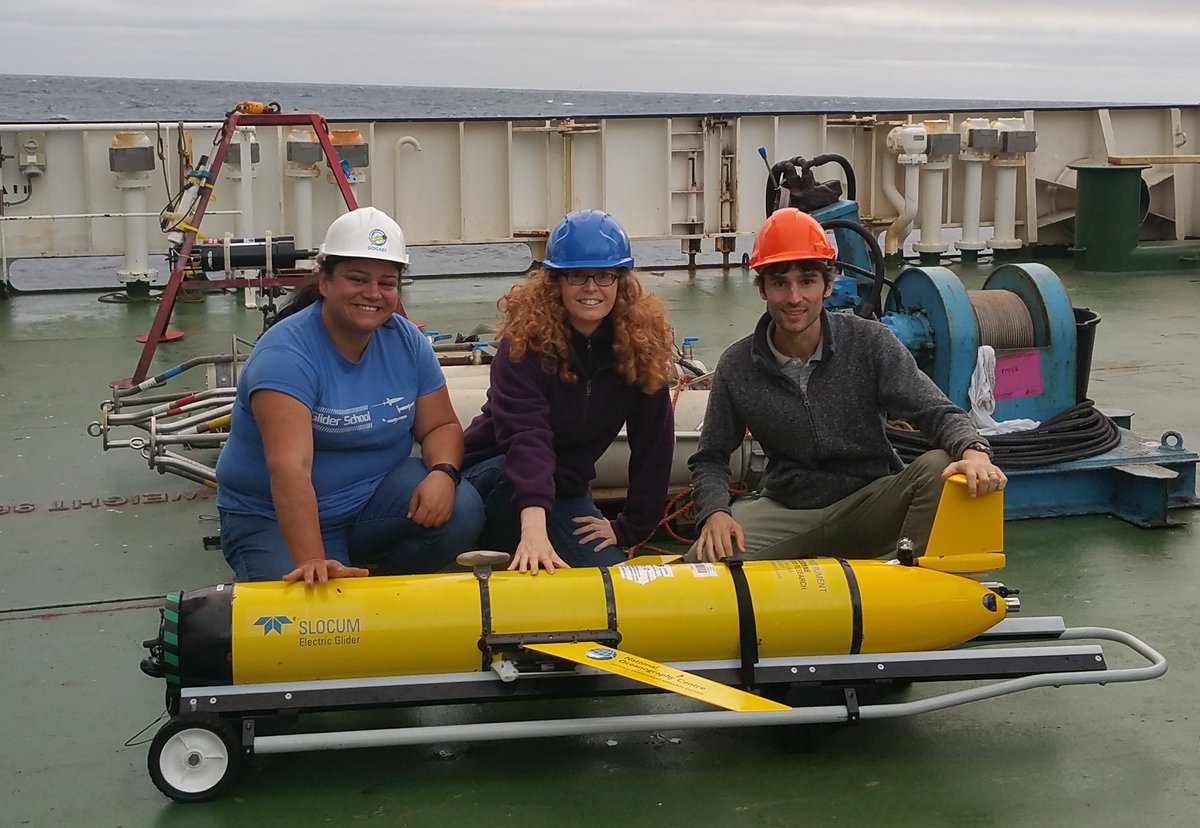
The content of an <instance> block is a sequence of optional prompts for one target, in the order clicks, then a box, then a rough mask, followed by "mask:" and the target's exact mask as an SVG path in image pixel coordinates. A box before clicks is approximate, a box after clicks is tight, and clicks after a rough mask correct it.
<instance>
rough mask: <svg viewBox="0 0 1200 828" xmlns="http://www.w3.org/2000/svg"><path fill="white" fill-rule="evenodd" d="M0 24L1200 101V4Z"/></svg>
mask: <svg viewBox="0 0 1200 828" xmlns="http://www.w3.org/2000/svg"><path fill="white" fill-rule="evenodd" d="M324 10H327V11H324ZM0 19H3V37H2V38H0V40H2V45H0V73H9V74H44V75H98V76H117V77H148V78H196V79H211V80H258V81H262V80H273V81H295V82H301V83H307V82H322V83H352V84H385V85H413V86H472V87H515V88H531V89H566V90H571V89H592V90H629V91H667V92H699V93H722V92H724V93H748V94H793V95H831V96H833V95H846V96H880V97H891V96H896V97H929V98H970V99H1026V100H1057V101H1064V100H1079V101H1100V102H1139V103H1162V102H1170V103H1184V104H1195V103H1197V102H1200V0H1140V1H1138V0H1134V1H1132V2H1131V0H1086V1H1085V0H991V2H978V1H977V0H919V1H918V2H911V3H904V2H898V1H897V0H829V2H824V3H812V2H804V1H803V0H610V2H588V1H587V0H434V1H433V2H424V1H423V0H422V2H410V0H341V1H340V2H333V3H317V2H315V0H309V1H308V2H305V1H304V0H204V2H201V3H196V4H188V3H182V4H180V3H159V2H150V1H149V0H33V2H27V3H17V2H15V0H8V2H6V3H5V4H4V12H3V15H2V17H0Z"/></svg>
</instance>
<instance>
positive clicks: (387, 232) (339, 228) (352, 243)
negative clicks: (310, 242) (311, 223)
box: [317, 207, 408, 265]
mask: <svg viewBox="0 0 1200 828" xmlns="http://www.w3.org/2000/svg"><path fill="white" fill-rule="evenodd" d="M326 256H344V257H346V258H348V259H383V260H385V261H389V262H397V263H399V264H403V265H406V264H408V248H407V247H405V246H404V231H403V230H401V229H400V225H399V224H396V222H395V220H394V219H392V217H391V216H389V215H388V214H387V213H385V212H383V211H382V210H377V209H376V208H374V207H359V208H358V209H357V210H351V211H350V212H349V213H346V214H345V215H344V216H339V217H338V218H336V219H334V221H333V223H332V224H330V225H329V229H328V230H327V231H325V242H324V243H323V244H322V245H321V250H320V252H319V253H318V254H317V261H318V262H323V261H324V260H325V257H326Z"/></svg>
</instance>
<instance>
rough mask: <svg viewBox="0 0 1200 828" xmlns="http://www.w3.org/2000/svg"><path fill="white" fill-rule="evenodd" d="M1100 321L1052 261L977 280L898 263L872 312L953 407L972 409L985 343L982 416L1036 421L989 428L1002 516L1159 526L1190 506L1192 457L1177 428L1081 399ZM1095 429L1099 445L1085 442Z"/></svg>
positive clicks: (1193, 474) (1001, 269)
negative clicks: (1142, 430) (1162, 429)
mask: <svg viewBox="0 0 1200 828" xmlns="http://www.w3.org/2000/svg"><path fill="white" fill-rule="evenodd" d="M1099 320H1100V317H1099V316H1098V315H1097V314H1095V313H1092V312H1091V311H1090V310H1087V309H1085V308H1073V307H1071V302H1070V299H1069V298H1068V296H1067V292H1066V289H1065V288H1064V287H1063V285H1062V282H1061V281H1060V280H1059V278H1058V276H1057V275H1056V274H1055V273H1054V271H1052V270H1051V269H1050V268H1048V267H1046V266H1045V265H1041V264H1033V263H1030V264H1005V265H1001V266H999V267H997V268H996V269H995V270H993V271H992V273H991V274H990V275H989V276H988V277H987V279H986V280H985V282H984V284H983V288H982V289H981V290H967V289H966V288H965V287H963V284H962V282H960V281H959V280H958V277H957V276H955V275H954V274H953V273H952V272H950V271H949V270H947V269H946V268H943V267H910V268H906V269H905V270H903V271H902V272H901V273H900V275H899V276H898V277H897V278H896V281H895V283H894V284H893V287H892V290H891V292H890V293H889V294H888V299H887V303H886V305H885V312H884V314H883V316H882V317H881V320H880V321H881V322H882V323H883V324H884V325H886V326H888V327H889V328H890V329H891V330H892V331H893V332H894V333H895V334H896V336H897V338H899V339H900V341H901V342H903V343H904V345H905V346H906V347H907V348H908V349H909V350H910V351H911V352H912V353H913V355H914V356H915V357H916V360H917V364H918V365H920V366H921V368H922V370H924V371H925V373H927V374H928V375H929V376H930V377H932V378H933V380H934V382H936V383H937V385H938V387H939V388H941V389H942V390H943V391H945V392H946V395H947V396H948V397H950V399H951V400H952V401H953V402H954V403H955V404H956V405H958V406H959V407H961V408H963V409H964V410H969V409H970V408H971V402H970V399H969V395H968V391H969V388H970V384H971V375H972V373H973V372H974V370H975V364H976V359H977V353H978V350H979V348H980V346H982V345H990V346H992V348H993V349H994V350H995V355H996V366H995V398H996V407H995V411H994V412H993V414H992V417H993V419H995V420H996V421H998V422H999V421H1004V420H1015V419H1030V420H1037V421H1038V422H1040V423H1042V426H1041V427H1040V428H1039V429H1038V430H1036V431H1024V432H1016V433H1012V434H1006V435H998V436H994V437H991V438H990V439H991V441H992V444H993V446H994V447H995V448H996V449H997V459H998V462H999V463H1000V465H1001V466H1002V467H1003V468H1004V469H1005V471H1006V472H1007V474H1008V476H1009V485H1008V487H1007V489H1006V490H1005V498H1004V501H1005V502H1004V506H1005V516H1006V517H1008V518H1025V517H1051V516H1057V515H1079V514H1111V515H1115V516H1117V517H1120V518H1123V519H1125V520H1128V521H1130V522H1131V523H1135V524H1137V525H1139V526H1147V527H1150V526H1167V525H1170V523H1171V521H1170V518H1169V511H1170V510H1171V509H1174V508H1182V507H1195V506H1197V505H1200V500H1198V499H1197V497H1196V464H1197V462H1198V461H1200V456H1198V455H1196V454H1195V453H1193V452H1190V451H1186V450H1185V449H1184V447H1183V437H1182V436H1181V435H1179V434H1178V433H1177V432H1166V433H1165V434H1164V435H1163V436H1162V437H1161V438H1159V439H1158V440H1153V439H1146V438H1144V437H1140V436H1138V435H1137V434H1134V433H1133V432H1132V431H1130V430H1129V429H1130V426H1131V422H1130V419H1131V416H1130V415H1128V414H1122V415H1116V416H1113V417H1110V418H1108V419H1105V418H1103V417H1102V416H1101V415H1099V413H1098V412H1096V411H1094V409H1091V403H1090V401H1089V400H1087V389H1088V375H1089V374H1090V372H1091V357H1092V344H1093V342H1094V337H1095V330H1096V325H1097V324H1098V322H1099ZM1048 422H1049V424H1048ZM1102 430H1103V432H1104V433H1105V434H1106V435H1107V437H1104V436H1103V435H1101V434H1100V432H1101V431H1102ZM1102 439H1104V440H1105V441H1106V442H1104V443H1103V446H1098V445H1095V444H1096V443H1097V442H1098V441H1100V440H1102ZM1089 443H1091V444H1092V445H1093V447H1092V448H1091V450H1090V451H1089ZM1008 452H1011V454H1009V453H1008ZM902 453H903V452H902ZM1009 457H1012V458H1013V460H1012V461H1011V462H1010V461H1009V460H1008V458H1009ZM1016 458H1020V460H1019V462H1018V460H1017V459H1016ZM1030 458H1033V459H1030Z"/></svg>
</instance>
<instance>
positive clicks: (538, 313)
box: [496, 269, 674, 394]
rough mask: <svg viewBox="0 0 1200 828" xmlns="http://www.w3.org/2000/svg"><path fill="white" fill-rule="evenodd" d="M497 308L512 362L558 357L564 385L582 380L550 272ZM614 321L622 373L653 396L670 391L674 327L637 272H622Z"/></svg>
mask: <svg viewBox="0 0 1200 828" xmlns="http://www.w3.org/2000/svg"><path fill="white" fill-rule="evenodd" d="M496 307H498V308H499V309H500V330H499V335H500V336H502V337H504V338H505V339H507V340H508V350H509V354H510V355H511V357H512V359H514V360H517V361H519V360H521V359H523V358H524V356H525V353H526V351H534V352H535V353H539V354H544V355H546V356H550V357H554V358H555V359H556V361H557V362H558V377H559V379H561V380H562V381H563V382H567V383H572V382H577V381H578V380H579V377H578V376H577V375H576V374H575V372H574V371H573V370H572V369H571V360H570V355H571V345H570V339H569V336H568V325H569V323H568V322H567V309H566V307H565V306H564V305H563V302H562V289H561V288H560V287H559V284H558V280H557V279H555V278H554V277H552V276H550V275H549V274H548V273H547V272H546V271H544V270H541V269H537V270H534V271H533V272H532V273H530V274H529V277H528V278H526V279H525V281H523V282H520V283H518V284H515V285H513V286H512V287H511V288H510V289H509V290H508V292H507V293H505V294H504V295H503V296H501V297H500V299H499V300H498V301H497V302H496ZM611 316H612V319H613V328H614V336H613V353H614V355H615V357H616V361H617V371H618V373H620V374H621V376H623V377H624V378H625V380H626V381H627V382H628V383H629V384H630V385H637V386H638V387H640V388H641V389H642V391H644V392H645V393H647V394H652V393H654V392H655V391H657V390H658V389H659V388H662V387H663V386H664V385H666V384H667V382H668V379H669V377H670V373H671V349H672V344H673V343H674V337H673V335H672V332H671V326H670V325H669V324H667V314H666V310H665V309H664V308H663V303H662V301H661V300H659V298H658V297H657V296H655V295H654V294H652V293H648V292H646V290H645V289H644V288H643V287H642V283H641V280H639V279H638V277H637V274H636V273H634V272H633V271H632V270H628V269H623V270H621V273H620V277H619V278H618V279H617V299H616V304H615V305H614V306H613V310H612V313H611Z"/></svg>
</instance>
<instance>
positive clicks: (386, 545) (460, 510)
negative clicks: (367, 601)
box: [221, 457, 483, 581]
mask: <svg viewBox="0 0 1200 828" xmlns="http://www.w3.org/2000/svg"><path fill="white" fill-rule="evenodd" d="M427 473H428V472H427V470H426V468H425V464H424V463H423V462H422V461H421V460H419V459H417V458H415V457H410V458H408V459H407V460H405V461H404V462H403V463H401V464H400V465H399V466H397V467H396V468H395V469H393V470H392V471H391V472H389V473H388V474H387V475H385V476H384V478H383V479H382V480H380V481H379V486H377V487H376V489H375V493H374V494H373V495H371V499H370V500H368V501H367V503H366V505H365V506H363V508H362V511H360V512H359V513H358V514H357V515H356V516H355V517H353V518H351V519H350V520H349V521H345V522H342V523H339V524H337V525H333V526H327V525H324V524H322V526H321V539H322V541H324V544H325V557H326V558H330V559H332V560H337V561H341V562H342V563H344V564H350V565H353V566H364V565H371V564H373V565H374V566H375V569H374V572H375V574H376V575H414V574H419V573H426V572H437V571H438V570H440V569H443V568H444V567H446V566H448V565H449V564H451V563H453V561H454V558H455V556H457V555H458V554H459V553H460V552H463V551H465V550H467V549H469V548H471V546H472V543H473V542H474V540H475V537H476V536H477V535H478V534H479V531H480V528H481V527H482V526H483V502H482V501H481V500H480V499H479V495H478V494H477V493H476V491H475V489H473V488H472V487H470V486H459V487H458V488H457V489H456V490H455V492H454V511H453V512H452V513H451V515H450V518H449V520H447V521H446V522H445V523H443V524H442V525H441V526H437V527H434V528H427V527H424V526H421V525H419V524H417V523H414V522H413V521H411V520H409V519H408V518H407V517H405V515H406V514H407V513H408V504H409V501H410V500H411V499H412V495H413V492H414V491H415V490H416V488H417V486H418V485H419V484H420V482H421V481H422V480H424V479H425V475H426V474H427ZM221 549H222V551H223V552H224V553H225V560H226V561H228V562H229V565H230V566H231V567H232V568H233V571H234V574H235V576H236V577H237V580H239V581H276V580H279V579H280V578H282V577H283V576H284V575H286V574H287V573H288V572H291V571H292V570H293V569H295V568H296V564H295V562H294V561H293V560H292V556H291V554H290V553H289V552H288V548H287V544H286V543H285V542H284V540H283V533H282V532H280V530H279V522H278V521H277V520H276V519H275V518H267V517H261V516H257V515H241V514H233V513H230V512H221Z"/></svg>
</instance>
